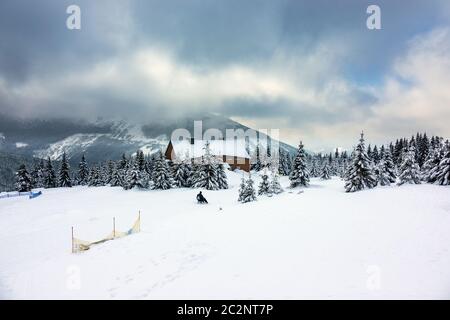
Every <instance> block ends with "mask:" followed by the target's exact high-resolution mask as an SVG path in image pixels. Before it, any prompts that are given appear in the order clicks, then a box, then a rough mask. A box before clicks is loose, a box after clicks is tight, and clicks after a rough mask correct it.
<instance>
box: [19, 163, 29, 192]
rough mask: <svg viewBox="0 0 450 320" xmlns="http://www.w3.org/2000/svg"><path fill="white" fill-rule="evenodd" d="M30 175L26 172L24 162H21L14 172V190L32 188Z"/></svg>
mask: <svg viewBox="0 0 450 320" xmlns="http://www.w3.org/2000/svg"><path fill="white" fill-rule="evenodd" d="M32 187H33V186H32V184H31V176H30V174H29V173H28V170H27V167H26V166H25V164H21V165H20V166H19V169H18V170H17V172H16V190H17V191H19V192H28V191H31V189H32Z"/></svg>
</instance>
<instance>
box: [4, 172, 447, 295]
mask: <svg viewBox="0 0 450 320" xmlns="http://www.w3.org/2000/svg"><path fill="white" fill-rule="evenodd" d="M240 177H241V175H240V174H235V173H229V180H230V185H231V189H229V190H226V191H209V192H208V191H204V194H205V196H206V197H207V199H208V201H209V203H210V204H209V205H206V206H200V205H198V204H196V202H195V195H196V193H197V190H190V189H174V190H169V191H137V190H133V191H123V190H122V189H121V188H109V187H102V188H86V187H77V188H72V189H58V190H45V191H44V194H43V195H42V196H41V197H39V198H36V199H34V200H28V199H25V198H23V199H22V198H14V199H4V200H0V228H1V232H0V298H6V299H24V298H31V299H50V298H57V299H79V298H83V299H98V298H102V299H103V298H106V299H109V298H116V299H122V298H123V299H161V298H168V299H178V298H181V299H196V298H199V299H219V298H221V299H247V298H249V299H303V298H307V299H309V298H324V299H336V298H343V299H349V298H358V299H366V298H375V299H378V298H387V299H393V298H407V299H410V298H413V299H414V298H438V299H445V298H447V299H448V298H450V251H449V249H450V232H449V230H450V188H448V187H439V186H433V185H418V186H415V185H414V186H413V185H410V186H402V187H394V186H393V187H380V188H376V189H374V190H369V191H363V192H357V193H354V194H346V193H344V191H343V190H344V189H343V182H342V181H340V180H338V179H333V180H331V181H320V180H314V179H313V181H312V185H311V187H310V188H308V189H305V192H304V193H302V194H298V193H297V191H295V192H293V193H289V192H285V193H283V194H282V195H279V196H275V197H272V198H266V197H259V199H258V201H257V202H253V203H249V204H244V205H243V204H240V203H238V202H237V201H236V199H237V189H238V186H239V179H240ZM282 183H283V184H284V185H285V186H286V185H287V184H288V181H287V180H286V179H284V180H282ZM287 191H288V190H287ZM220 208H222V210H220ZM139 210H141V216H142V232H141V233H140V234H137V235H132V236H129V237H126V238H123V239H119V240H114V241H109V242H107V243H104V244H101V245H98V246H96V247H93V248H92V249H91V250H89V251H87V252H84V253H81V254H71V252H70V250H71V234H70V229H71V226H74V227H75V235H76V236H77V237H78V238H81V239H86V240H96V239H100V238H102V237H103V236H105V235H106V234H108V233H109V232H110V231H111V228H112V218H113V217H116V227H117V229H119V230H125V229H127V228H128V227H129V226H130V225H132V223H133V222H134V220H135V218H136V216H137V213H138V211H139Z"/></svg>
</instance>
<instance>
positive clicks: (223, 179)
mask: <svg viewBox="0 0 450 320" xmlns="http://www.w3.org/2000/svg"><path fill="white" fill-rule="evenodd" d="M217 182H218V184H219V189H228V181H227V174H226V172H225V165H224V164H223V163H219V164H218V166H217Z"/></svg>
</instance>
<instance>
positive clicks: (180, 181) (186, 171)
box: [173, 161, 190, 188]
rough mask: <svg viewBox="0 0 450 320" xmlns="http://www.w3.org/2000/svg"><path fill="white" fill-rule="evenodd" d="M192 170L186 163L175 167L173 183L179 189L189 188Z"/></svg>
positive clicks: (183, 162)
mask: <svg viewBox="0 0 450 320" xmlns="http://www.w3.org/2000/svg"><path fill="white" fill-rule="evenodd" d="M189 176H190V168H189V164H187V163H186V162H185V161H182V162H180V163H176V164H174V165H173V181H174V185H175V186H176V187H178V188H184V187H189Z"/></svg>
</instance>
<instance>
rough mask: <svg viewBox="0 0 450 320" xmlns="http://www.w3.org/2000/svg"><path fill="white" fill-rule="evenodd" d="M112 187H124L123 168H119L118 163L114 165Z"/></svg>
mask: <svg viewBox="0 0 450 320" xmlns="http://www.w3.org/2000/svg"><path fill="white" fill-rule="evenodd" d="M109 183H110V185H111V187H124V186H125V184H124V178H123V174H122V170H120V169H119V168H118V165H116V166H114V168H113V171H112V174H111V180H110V182H109Z"/></svg>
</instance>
